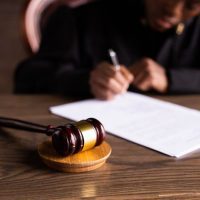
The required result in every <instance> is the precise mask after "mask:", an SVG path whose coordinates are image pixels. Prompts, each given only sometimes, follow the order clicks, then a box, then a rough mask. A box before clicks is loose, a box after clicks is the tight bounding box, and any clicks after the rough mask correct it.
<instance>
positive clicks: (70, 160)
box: [38, 141, 112, 172]
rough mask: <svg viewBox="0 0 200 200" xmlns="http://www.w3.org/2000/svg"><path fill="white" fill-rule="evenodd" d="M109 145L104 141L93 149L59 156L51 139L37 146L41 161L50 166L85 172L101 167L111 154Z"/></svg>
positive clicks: (63, 170)
mask: <svg viewBox="0 0 200 200" xmlns="http://www.w3.org/2000/svg"><path fill="white" fill-rule="evenodd" d="M111 151H112V150H111V147H110V145H109V144H108V143H106V142H105V141H104V142H103V143H102V144H101V145H99V146H96V147H95V148H93V149H90V150H87V151H83V152H79V153H76V154H74V155H70V156H67V157H63V156H60V155H59V154H58V153H57V152H56V151H55V150H54V148H53V146H52V144H51V141H45V142H43V143H42V144H40V145H39V146H38V152H39V155H40V157H41V158H42V161H43V162H44V163H45V164H46V165H47V166H48V167H50V168H52V169H55V170H58V171H62V172H86V171H91V170H95V169H97V168H99V167H101V166H102V165H103V164H104V163H105V162H106V160H107V158H108V157H109V156H110V154H111Z"/></svg>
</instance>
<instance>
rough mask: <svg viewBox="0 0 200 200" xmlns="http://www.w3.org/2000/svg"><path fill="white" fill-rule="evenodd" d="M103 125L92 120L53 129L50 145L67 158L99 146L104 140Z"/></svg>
mask: <svg viewBox="0 0 200 200" xmlns="http://www.w3.org/2000/svg"><path fill="white" fill-rule="evenodd" d="M105 136H106V132H105V129H104V127H103V125H102V124H101V123H100V122H99V121H98V120H97V119H94V118H89V119H87V120H82V121H79V122H76V123H70V124H67V125H65V126H59V127H57V128H55V131H54V132H53V134H52V144H53V146H54V148H55V150H56V151H57V153H59V154H60V155H62V156H68V155H72V154H75V153H78V152H80V151H85V150H88V149H91V148H93V147H95V146H98V145H100V144H101V143H102V142H103V140H104V139H105Z"/></svg>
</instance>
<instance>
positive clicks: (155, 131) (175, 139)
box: [50, 92, 200, 157]
mask: <svg viewBox="0 0 200 200" xmlns="http://www.w3.org/2000/svg"><path fill="white" fill-rule="evenodd" d="M50 111H51V112H52V113H54V114H56V115H59V116H62V117H65V118H69V119H72V120H75V121H79V120H82V119H87V118H91V117H93V118H96V119H98V120H99V121H100V122H102V124H103V125H104V127H105V129H106V131H108V132H109V133H111V134H113V135H116V136H119V137H121V138H124V139H126V140H129V141H132V142H134V143H137V144H140V145H143V146H145V147H148V148H151V149H153V150H156V151H159V152H162V153H164V154H167V155H169V156H174V157H181V156H184V155H185V154H188V153H191V152H192V151H195V150H197V149H199V148H200V112H199V111H197V110H193V109H189V108H186V107H183V106H179V105H176V104H172V103H168V102H165V101H161V100H157V99H154V98H151V97H147V96H144V95H141V94H136V93H130V92H127V93H126V94H124V95H121V96H118V97H117V98H116V99H114V100H111V101H101V100H95V99H91V100H83V101H79V102H75V103H69V104H64V105H60V106H54V107H51V108H50Z"/></svg>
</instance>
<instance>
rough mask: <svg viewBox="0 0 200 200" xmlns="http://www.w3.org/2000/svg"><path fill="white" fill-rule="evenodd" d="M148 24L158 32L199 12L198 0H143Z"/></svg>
mask: <svg viewBox="0 0 200 200" xmlns="http://www.w3.org/2000/svg"><path fill="white" fill-rule="evenodd" d="M145 7H146V18H147V21H148V23H149V25H150V26H151V27H152V28H153V29H155V30H157V31H160V32H163V31H166V30H168V29H170V28H172V27H173V26H176V25H177V24H178V23H180V22H183V21H185V20H187V19H190V18H191V17H194V16H197V15H199V14H200V0H145Z"/></svg>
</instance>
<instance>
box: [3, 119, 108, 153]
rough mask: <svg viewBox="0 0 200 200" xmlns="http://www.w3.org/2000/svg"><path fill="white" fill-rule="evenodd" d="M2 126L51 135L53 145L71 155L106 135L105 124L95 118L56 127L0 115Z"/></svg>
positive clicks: (83, 149) (91, 146) (86, 148)
mask: <svg viewBox="0 0 200 200" xmlns="http://www.w3.org/2000/svg"><path fill="white" fill-rule="evenodd" d="M0 127H6V128H14V129H19V130H26V131H31V132H38V133H43V134H46V135H47V136H51V137H52V145H53V147H54V149H55V150H56V152H57V153H58V154H59V155H61V156H69V155H72V154H75V153H78V152H81V151H85V150H89V149H91V148H93V147H95V146H98V145H100V144H101V143H102V142H103V140H104V139H105V136H106V132H105V129H104V127H103V125H102V124H101V122H100V121H98V120H97V119H94V118H88V119H86V120H81V121H79V122H74V123H68V124H66V125H62V126H57V127H54V126H51V125H48V126H44V125H40V124H35V123H31V122H27V121H22V120H18V119H12V118H5V117H0Z"/></svg>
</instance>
